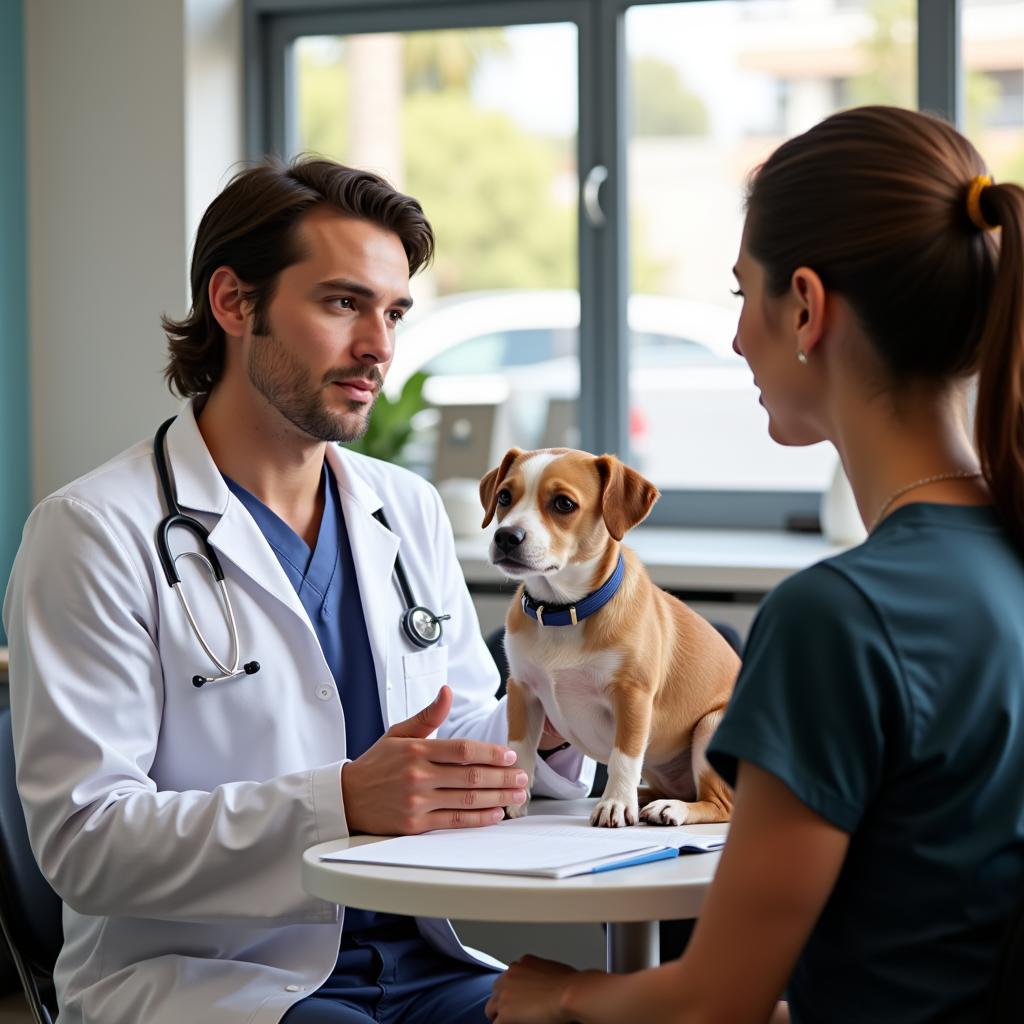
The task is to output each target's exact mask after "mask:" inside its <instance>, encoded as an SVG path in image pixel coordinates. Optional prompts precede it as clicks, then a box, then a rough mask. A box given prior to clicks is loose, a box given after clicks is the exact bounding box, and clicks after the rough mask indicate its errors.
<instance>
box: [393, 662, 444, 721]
mask: <svg viewBox="0 0 1024 1024" xmlns="http://www.w3.org/2000/svg"><path fill="white" fill-rule="evenodd" d="M402 671H403V672H404V674H405V717H406V718H410V717H411V716H412V715H415V714H416V712H417V711H422V710H423V709H424V708H425V707H426V706H427V705H428V704H429V703H430V702H431V701H432V700H433V699H434V698H435V697H436V696H437V691H438V690H440V689H441V686H442V685H443V684H444V683H446V682H448V648H447V647H430V648H428V649H427V650H425V651H415V652H413V653H412V654H403V655H402ZM433 735H434V734H433V733H431V736H433Z"/></svg>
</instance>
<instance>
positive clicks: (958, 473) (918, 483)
mask: <svg viewBox="0 0 1024 1024" xmlns="http://www.w3.org/2000/svg"><path fill="white" fill-rule="evenodd" d="M976 476H981V471H980V470H977V469H957V470H953V471H952V472H950V473H936V474H935V476H925V477H922V478H921V479H920V480H915V481H914V482H913V483H910V484H907V485H906V486H905V487H901V488H900V489H899V490H898V491H893V492H892V494H890V495H889V497H888V498H886V500H885V502H884V503H883V505H882V507H881V508H880V509H879V510H878V515H877V516H875V521H874V522H873V523H872V524H871V529H870V530H868V533H874V532H875V527H876V526H877V525H878V524H879V523H880V522H881V521H882V517H883V516H884V515H885V513H886V512H888V511H889V509H890V507H891V506H892V503H893V502H894V501H895V500H896V499H897V498H902V497H903V495H904V494H906V493H907V491H912V490H914V489H915V488H917V487H924V485H925V484H936V483H938V482H939V481H940V480H972V479H973V478H974V477H976Z"/></svg>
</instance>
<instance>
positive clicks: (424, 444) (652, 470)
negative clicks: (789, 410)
mask: <svg viewBox="0 0 1024 1024" xmlns="http://www.w3.org/2000/svg"><path fill="white" fill-rule="evenodd" d="M737 314H738V307H737V309H736V310H729V309H726V308H723V307H721V306H716V305H712V304H709V303H698V302H693V301H689V300H683V299H671V298H665V297H661V296H654V295H634V296H632V297H631V298H630V301H629V308H628V316H629V325H630V333H631V347H630V359H631V368H630V435H631V436H630V441H631V447H632V452H631V457H630V461H631V462H632V464H633V465H635V466H637V468H639V469H641V470H642V471H643V472H644V473H645V474H647V475H648V476H649V477H650V478H651V479H652V480H654V482H655V483H657V484H658V486H659V487H661V488H662V489H671V488H680V489H698V490H719V489H727V490H734V489H736V490H748V489H750V490H762V489H767V490H821V489H823V488H824V487H825V486H826V485H827V482H828V479H829V477H830V475H831V472H832V468H833V466H834V464H835V456H834V453H833V451H832V449H831V447H830V446H828V445H815V446H814V447H812V448H804V449H787V448H783V447H782V446H780V445H778V444H776V443H775V442H774V441H772V440H771V438H770V437H769V436H768V431H767V418H766V415H765V412H764V409H763V408H762V407H761V405H760V404H759V403H758V391H757V388H756V387H755V386H754V383H753V379H752V376H751V373H750V370H749V368H748V367H747V365H746V363H745V362H744V360H743V359H742V358H741V357H740V356H738V355H736V353H735V352H733V350H732V341H733V336H734V334H735V330H736V319H737ZM578 328H579V295H578V293H576V292H574V291H568V290H534V291H528V290H515V291H512V290H510V291H504V292H479V293H468V294H462V295H456V296H451V297H448V298H445V299H442V300H439V301H438V302H436V303H434V304H433V305H432V306H430V307H429V308H427V309H426V310H424V311H422V312H421V311H420V310H419V309H417V310H416V312H415V314H413V315H412V316H411V317H410V322H409V323H408V324H407V325H405V326H403V327H402V328H401V330H400V332H399V336H398V343H397V350H396V353H395V358H394V361H393V363H392V366H391V369H390V371H389V373H388V376H387V380H386V384H385V393H386V394H388V395H390V396H392V397H393V396H394V395H396V394H397V393H398V392H399V391H400V390H401V388H402V385H403V384H404V383H405V381H406V380H407V379H408V378H409V377H410V376H411V375H412V374H413V373H415V372H416V371H417V370H423V371H425V372H427V373H428V374H429V375H430V376H429V379H428V381H427V384H426V386H425V389H424V395H425V397H426V398H427V400H428V401H429V402H430V403H431V405H432V406H434V407H440V406H446V405H460V404H467V405H471V404H480V403H495V404H496V405H499V406H501V407H502V413H503V419H502V424H503V426H502V434H503V437H502V439H500V441H499V443H498V444H497V445H496V447H503V443H504V441H505V440H509V442H510V443H512V444H515V445H517V446H519V447H522V448H531V447H536V446H538V445H551V444H567V445H569V446H576V445H578V444H579V439H578V433H576V432H575V431H574V429H573V427H572V424H573V423H574V419H575V417H574V415H573V412H572V404H571V403H573V402H574V401H575V399H576V398H577V397H578V395H579V361H578V355H577V351H578ZM794 367H795V369H794V372H796V364H795V360H794ZM437 420H438V413H437V412H436V411H435V410H434V409H431V410H428V412H427V413H425V414H421V415H420V417H418V419H417V420H416V421H415V426H416V431H415V434H414V441H413V445H412V450H413V451H414V453H416V454H414V457H413V459H412V461H413V463H414V464H416V463H417V461H419V462H421V463H425V465H423V466H421V468H424V469H426V468H428V467H429V465H430V463H431V458H432V456H431V450H432V447H433V446H434V445H436V437H435V436H434V435H435V433H436V424H437ZM496 440H497V439H496ZM493 454H494V455H495V457H497V456H498V455H500V452H494V453H493Z"/></svg>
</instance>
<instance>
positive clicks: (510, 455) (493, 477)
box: [480, 448, 523, 529]
mask: <svg viewBox="0 0 1024 1024" xmlns="http://www.w3.org/2000/svg"><path fill="white" fill-rule="evenodd" d="M522 454H523V453H522V451H521V450H520V449H519V448H509V450H508V451H507V452H505V457H504V458H503V459H502V460H501V465H500V466H498V468H497V469H492V470H491V471H490V472H489V473H487V474H486V475H485V476H484V478H483V479H482V480H481V481H480V504H481V505H483V507H484V521H483V522H482V523H481V524H480V528H481V529H484V528H485V527H486V526H487V524H488V523H489V522H490V521H491V520H492V519H493V518H494V510H495V508H497V506H498V484H500V483H501V481H502V480H504V479H505V476H506V475H507V474H508V470H509V467H510V466H511V465H512V463H513V462H515V461H516V459H518V458H519V456H520V455H522Z"/></svg>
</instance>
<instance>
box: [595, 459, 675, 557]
mask: <svg viewBox="0 0 1024 1024" xmlns="http://www.w3.org/2000/svg"><path fill="white" fill-rule="evenodd" d="M594 461H595V462H596V463H597V472H598V475H599V476H600V477H601V513H602V515H603V516H604V524H605V526H607V527H608V532H609V533H610V534H611V535H612V536H613V537H614V538H615V539H616V540H622V538H623V536H624V534H625V533H626V531H627V530H631V529H632V528H633V527H634V526H636V524H637V523H642V522H643V521H644V520H645V519H646V518H647V513H648V512H650V511H651V506H652V505H653V504H654V503H655V502H656V501H657V500H658V498H659V497H660V495H661V492H660V491H659V490H658V488H657V487H655V486H654V484H652V483H651V481H650V480H648V479H647V478H646V477H643V476H641V475H640V474H639V473H638V472H637V471H636V470H635V469H630V468H629V466H626V465H623V463H622V462H620V461H619V460H618V459H617V458H616V457H615V456H614V455H599V456H598V457H597V458H596V459H595V460H594Z"/></svg>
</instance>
